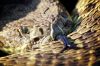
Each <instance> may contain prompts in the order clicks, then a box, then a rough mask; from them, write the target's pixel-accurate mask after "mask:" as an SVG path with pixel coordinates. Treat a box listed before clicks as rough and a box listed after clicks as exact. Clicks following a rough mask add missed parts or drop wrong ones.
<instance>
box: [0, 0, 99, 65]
mask: <svg viewBox="0 0 100 66" xmlns="http://www.w3.org/2000/svg"><path fill="white" fill-rule="evenodd" d="M38 1H39V3H38ZM81 2H82V0H80V1H79V3H78V4H77V6H76V8H80V9H78V11H77V12H78V14H79V17H78V16H77V15H76V14H77V13H76V11H75V12H74V13H75V16H74V15H73V16H74V18H73V21H76V25H77V26H78V27H77V29H76V30H75V31H73V32H72V33H70V34H68V35H67V37H69V38H70V39H71V40H72V41H73V43H74V44H76V46H77V47H80V49H68V50H65V51H64V52H63V53H59V52H60V51H61V50H62V48H64V45H63V42H61V41H52V40H51V37H50V36H49V35H50V26H51V24H52V23H55V22H56V21H57V20H56V18H58V16H61V14H60V13H62V12H64V13H66V10H65V9H64V8H63V7H62V6H61V4H59V2H58V0H51V1H49V0H41V1H40V0H33V1H32V3H31V4H30V5H28V6H25V5H20V6H18V7H17V8H15V9H14V10H12V11H11V13H12V15H10V17H9V14H7V17H5V18H2V19H1V20H0V21H1V22H3V21H4V22H8V21H9V19H14V18H19V17H20V16H23V15H24V14H25V13H26V12H27V11H30V10H32V11H31V12H30V13H29V14H28V15H27V16H25V17H23V18H21V19H17V20H11V22H10V23H7V25H6V26H5V27H4V28H3V30H2V31H1V32H0V49H1V50H4V51H6V52H9V53H10V54H11V55H8V56H5V57H1V58H0V65H1V66H92V65H93V64H94V63H95V62H97V61H99V60H100V58H99V50H98V49H99V48H100V30H99V29H100V26H99V25H100V24H99V21H100V17H99V16H100V12H99V8H100V1H99V0H93V1H89V0H86V4H84V6H80V3H81ZM83 2H84V1H83ZM34 3H38V5H37V6H34V7H33V5H34ZM90 3H95V5H96V6H94V7H95V8H92V7H91V8H92V9H90V10H88V8H89V7H88V5H89V4H90ZM48 4H49V5H48ZM85 5H86V6H87V7H86V6H85ZM35 8H36V10H35ZM21 9H22V11H20V10H21ZM23 11H24V12H23ZM66 16H67V17H68V15H66ZM76 18H77V19H76ZM4 19H5V20H4ZM63 19H65V18H62V17H61V18H60V20H63ZM68 19H69V18H68ZM81 19H82V20H81ZM88 19H89V20H88ZM55 20H56V21H55ZM58 21H59V19H58ZM71 24H72V23H71ZM16 39H17V40H16Z"/></svg>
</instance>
